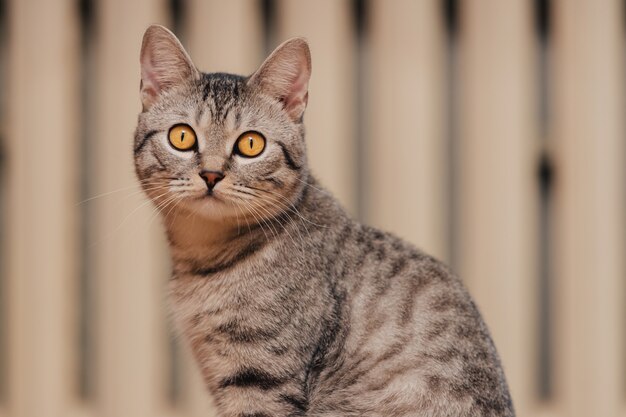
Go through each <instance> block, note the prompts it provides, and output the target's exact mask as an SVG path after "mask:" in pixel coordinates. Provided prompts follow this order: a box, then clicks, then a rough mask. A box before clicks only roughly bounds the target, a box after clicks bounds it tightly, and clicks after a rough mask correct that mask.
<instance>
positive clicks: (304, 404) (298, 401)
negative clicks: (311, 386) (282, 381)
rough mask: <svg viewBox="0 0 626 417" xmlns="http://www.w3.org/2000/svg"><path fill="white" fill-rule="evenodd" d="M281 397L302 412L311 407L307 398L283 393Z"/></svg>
mask: <svg viewBox="0 0 626 417" xmlns="http://www.w3.org/2000/svg"><path fill="white" fill-rule="evenodd" d="M280 399H281V400H282V401H284V402H286V403H287V404H289V405H291V406H293V408H295V409H296V410H298V411H301V412H305V411H307V409H308V408H309V403H308V401H307V399H306V398H303V397H300V396H295V395H289V394H281V395H280Z"/></svg>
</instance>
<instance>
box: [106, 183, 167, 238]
mask: <svg viewBox="0 0 626 417" xmlns="http://www.w3.org/2000/svg"><path fill="white" fill-rule="evenodd" d="M166 194H167V192H165V193H163V194H160V195H159V196H157V197H156V198H155V199H158V198H160V197H163V196H164V195H166ZM151 202H152V200H146V201H144V202H143V203H141V204H140V205H138V206H137V207H135V209H134V210H132V211H131V212H130V213H129V214H127V215H126V216H125V217H124V219H122V221H121V222H120V224H119V225H118V226H117V227H116V228H115V229H113V230H112V231H111V232H109V233H107V235H106V236H104V237H103V238H102V241H104V240H107V239H109V238H111V237H112V236H114V235H115V234H116V233H117V232H119V230H120V229H121V228H122V227H123V226H124V224H125V223H126V222H127V221H128V219H129V218H130V217H132V216H133V215H134V214H135V213H136V212H137V211H139V210H140V209H141V208H143V207H145V206H146V205H147V204H150V203H151ZM96 243H97V242H96ZM94 244H95V243H94Z"/></svg>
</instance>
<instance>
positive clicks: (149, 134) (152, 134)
mask: <svg viewBox="0 0 626 417" xmlns="http://www.w3.org/2000/svg"><path fill="white" fill-rule="evenodd" d="M157 133H159V131H158V130H150V131H149V132H147V133H146V134H145V135H143V139H141V142H139V145H137V146H136V147H135V149H134V152H135V155H137V154H139V152H141V149H143V147H144V145H145V144H146V142H147V141H148V139H150V138H151V137H152V136H154V135H156V134H157Z"/></svg>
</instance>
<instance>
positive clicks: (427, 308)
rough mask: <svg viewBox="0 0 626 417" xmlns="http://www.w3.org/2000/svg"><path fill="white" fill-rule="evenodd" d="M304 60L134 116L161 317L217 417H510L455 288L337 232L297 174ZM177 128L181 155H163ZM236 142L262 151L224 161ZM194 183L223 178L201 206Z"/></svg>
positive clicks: (302, 165)
mask: <svg viewBox="0 0 626 417" xmlns="http://www.w3.org/2000/svg"><path fill="white" fill-rule="evenodd" d="M152 30H153V31H154V30H165V29H152ZM167 33H168V34H169V32H167ZM164 36H165V35H164V34H163V33H160V37H159V39H162V38H163V37H164ZM168 36H173V35H171V34H170V35H168ZM147 42H150V39H148V40H147ZM299 54H300V55H299ZM294 55H296V56H295V57H294ZM185 56H186V54H182V53H181V55H180V59H185ZM307 59H308V48H307V47H306V44H305V43H304V42H303V41H302V40H295V41H291V43H289V42H288V43H286V44H283V46H281V47H279V49H278V50H277V51H276V52H274V54H272V56H270V58H268V61H266V62H265V63H264V64H263V66H262V67H261V69H259V71H257V73H255V74H254V75H253V76H251V77H247V78H246V77H240V76H236V75H228V74H201V73H200V75H199V76H198V77H189V76H188V77H187V78H182V79H181V80H180V82H179V83H178V84H175V85H174V86H170V87H168V88H167V89H165V90H163V91H162V92H160V94H159V96H158V97H157V99H156V101H154V102H153V103H149V104H150V105H148V106H146V105H144V108H145V111H144V112H143V113H142V114H141V115H140V116H139V124H138V128H137V132H136V135H135V147H134V149H135V162H136V171H137V174H138V177H139V179H140V180H141V181H142V185H143V186H144V189H145V190H146V193H147V194H148V195H149V196H150V198H152V200H153V201H154V202H155V204H156V205H157V207H158V208H159V209H160V210H161V211H162V214H163V216H162V217H163V220H164V224H165V228H166V231H167V236H168V239H169V242H170V248H171V255H172V260H173V274H172V279H171V281H170V284H169V285H170V300H171V304H172V310H173V313H174V318H175V321H176V325H177V328H178V329H179V331H180V332H181V334H182V335H183V336H184V340H186V342H187V343H188V344H189V346H190V348H191V350H192V352H193V354H194V355H195V358H196V360H197V363H198V365H199V367H200V369H201V371H202V375H203V377H204V381H205V383H206V386H207V388H208V390H209V392H210V393H211V395H212V396H213V398H214V400H215V403H216V405H217V408H218V410H219V415H220V416H223V417H244V416H248V417H252V416H256V417H261V416H273V417H275V416H316V417H322V416H325V417H326V416H328V417H330V416H346V417H347V416H372V417H374V416H433V417H434V416H442V417H443V416H468V417H469V416H513V415H514V413H513V408H512V404H511V399H510V396H509V393H508V389H507V386H506V382H505V378H504V375H503V372H502V368H501V366H500V363H499V360H498V356H497V353H496V351H495V348H494V346H493V343H492V341H491V339H490V336H489V333H488V331H487V329H486V327H485V324H484V322H483V321H482V319H481V317H480V315H479V313H478V311H477V309H476V306H475V305H474V303H473V302H472V300H471V298H470V296H469V295H468V293H467V292H466V290H465V289H464V288H463V286H462V284H461V282H460V280H459V279H458V278H457V277H455V276H454V275H453V274H451V272H450V271H449V270H448V268H446V267H445V266H444V265H442V264H441V263H440V262H438V261H437V260H435V259H433V258H432V257H430V256H428V255H426V254H424V253H422V252H421V251H419V250H417V249H416V248H414V247H413V246H411V245H410V244H408V243H406V242H404V241H402V240H400V239H398V238H396V237H395V236H393V235H391V234H389V233H385V232H381V231H379V230H377V229H374V228H371V227H369V226H365V225H362V224H360V223H358V222H356V221H355V220H353V219H352V218H350V217H349V216H348V215H347V214H346V212H345V211H344V210H343V209H342V208H341V207H340V205H339V204H338V203H337V202H336V200H335V199H334V198H333V197H332V196H331V195H330V194H329V193H328V192H327V191H325V190H324V189H323V188H322V186H321V185H320V184H319V183H318V182H317V181H316V180H315V178H314V177H313V176H312V175H311V173H310V172H309V169H308V165H307V160H306V149H305V144H304V128H303V124H302V114H301V113H300V111H303V109H304V108H303V107H302V103H304V104H306V97H307V96H306V94H305V92H302V91H300V90H298V89H302V88H306V85H305V86H304V87H302V85H301V81H302V80H303V78H302V77H298V78H293V80H295V81H293V82H292V84H291V85H287V84H285V79H284V77H285V76H286V75H285V74H287V75H288V74H291V73H298V71H300V72H299V74H301V73H302V72H303V71H304V72H306V71H307V67H306V65H307V63H308V65H309V67H308V68H309V69H310V60H309V61H307ZM180 66H181V67H183V68H187V67H186V66H184V65H180ZM285 68H287V69H290V70H291V72H289V71H287V72H283V73H281V72H280V71H284V70H285ZM305 75H306V74H305ZM260 77H265V78H264V79H263V82H261V81H259V79H260ZM273 77H274V78H277V79H278V81H277V82H278V84H279V85H278V86H274V87H275V88H271V87H268V85H271V83H272V82H273V81H274V78H273ZM281 77H283V78H281ZM307 77H308V75H307ZM286 85H287V86H286ZM289 88H291V89H293V90H298V91H290V90H289ZM289 100H295V101H294V102H293V103H291V104H289V103H290V102H289ZM177 123H187V124H189V125H190V126H192V127H193V128H194V130H195V131H196V134H197V138H198V149H197V150H196V151H193V152H185V153H181V152H178V151H176V150H173V149H172V148H171V147H170V146H168V144H167V131H168V128H169V127H170V126H172V125H174V124H177ZM247 130H255V131H258V132H261V133H262V134H263V135H264V136H265V137H266V139H267V145H266V146H267V148H266V150H265V151H264V152H263V154H262V155H261V156H259V157H258V158H253V159H243V158H241V157H239V156H237V155H236V154H234V153H233V151H232V150H233V146H234V143H235V140H236V138H237V137H238V136H239V134H241V133H242V132H245V131H247ZM202 169H207V170H220V171H223V172H224V179H223V180H222V181H220V182H219V183H218V184H217V185H216V186H215V188H214V190H213V194H212V195H211V196H207V195H206V189H205V184H204V183H203V181H202V180H201V178H200V177H199V175H198V172H199V171H200V170H202Z"/></svg>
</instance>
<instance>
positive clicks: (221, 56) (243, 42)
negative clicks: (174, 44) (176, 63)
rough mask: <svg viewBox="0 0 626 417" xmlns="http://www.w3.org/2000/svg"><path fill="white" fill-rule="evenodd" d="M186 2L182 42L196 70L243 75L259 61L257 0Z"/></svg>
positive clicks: (261, 47)
mask: <svg viewBox="0 0 626 417" xmlns="http://www.w3.org/2000/svg"><path fill="white" fill-rule="evenodd" d="M187 4H188V5H187V7H188V15H187V16H188V22H187V24H186V25H185V26H186V27H187V28H188V32H187V33H186V39H187V40H188V42H185V43H186V45H187V44H188V45H189V47H188V51H189V54H190V55H191V58H192V59H193V62H194V63H195V64H196V66H197V67H198V68H199V69H200V70H202V71H205V72H233V73H236V74H242V75H247V74H251V73H252V72H253V71H254V70H255V69H256V68H257V66H258V65H260V64H261V62H262V60H263V58H264V57H263V33H262V25H261V15H260V11H261V6H260V4H259V2H258V1H254V0H229V1H227V2H225V1H220V0H191V1H189V2H188V3H187ZM233 22H236V24H233ZM225 34H228V35H227V41H226V39H225Z"/></svg>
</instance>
